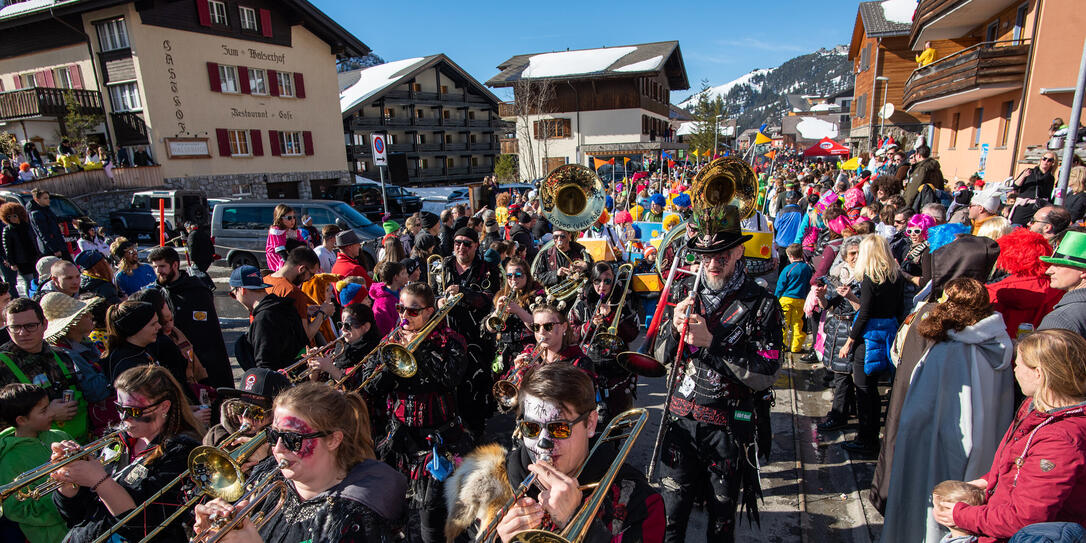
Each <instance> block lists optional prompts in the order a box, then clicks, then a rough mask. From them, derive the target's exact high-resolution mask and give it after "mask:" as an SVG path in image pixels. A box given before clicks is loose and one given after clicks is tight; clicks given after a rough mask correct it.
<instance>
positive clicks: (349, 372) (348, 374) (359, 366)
mask: <svg viewBox="0 0 1086 543" xmlns="http://www.w3.org/2000/svg"><path fill="white" fill-rule="evenodd" d="M406 322H407V321H406V320H400V322H399V323H397V324H396V327H395V328H393V329H392V331H391V332H389V333H388V335H387V336H385V337H384V339H382V340H381V341H380V342H378V343H377V345H375V346H374V347H373V349H370V352H368V353H366V356H363V357H362V358H361V359H359V360H358V363H357V364H355V365H354V366H352V367H351V368H350V369H347V370H344V371H343V377H340V378H339V379H337V380H335V381H333V382H332V383H331V384H332V386H334V387H336V388H340V389H342V388H343V385H345V384H346V383H347V379H350V378H351V376H352V375H354V372H356V371H359V370H361V369H362V366H365V365H366V361H367V360H369V359H370V357H372V356H373V355H375V354H377V351H379V350H381V347H384V346H385V344H386V343H388V342H389V341H392V338H394V337H396V334H398V333H400V328H403V325H404V323H406ZM372 377H373V376H372V375H371V376H370V378H367V379H366V380H365V382H363V383H362V387H359V388H358V389H356V391H357V390H361V389H362V388H363V387H364V386H365V385H367V384H369V382H370V379H371V378H372ZM404 377H410V375H405V376H404Z"/></svg>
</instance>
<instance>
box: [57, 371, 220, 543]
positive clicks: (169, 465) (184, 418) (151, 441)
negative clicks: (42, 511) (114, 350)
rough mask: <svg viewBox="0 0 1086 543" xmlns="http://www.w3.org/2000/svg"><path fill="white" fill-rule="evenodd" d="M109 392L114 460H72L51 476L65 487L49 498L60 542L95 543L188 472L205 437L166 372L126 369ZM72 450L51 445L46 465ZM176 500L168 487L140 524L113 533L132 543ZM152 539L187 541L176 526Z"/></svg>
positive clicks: (65, 445)
mask: <svg viewBox="0 0 1086 543" xmlns="http://www.w3.org/2000/svg"><path fill="white" fill-rule="evenodd" d="M113 387H114V388H115V389H116V390H117V403H116V405H117V411H118V413H119V414H120V417H121V421H122V424H123V425H124V432H123V433H122V434H121V437H122V441H123V443H124V448H123V450H121V451H119V453H120V454H121V455H122V456H121V457H120V460H119V461H117V462H113V463H110V464H109V465H108V466H103V465H102V463H101V461H99V460H98V459H90V460H77V461H75V462H72V463H70V464H68V465H67V466H65V467H63V468H60V469H58V470H56V471H55V472H54V474H53V479H54V480H56V481H58V482H61V483H66V484H64V485H62V486H61V487H60V488H59V489H58V490H57V491H56V492H54V493H53V502H54V503H55V504H56V506H57V510H58V511H59V512H60V514H61V516H62V517H63V518H64V521H65V522H66V523H67V524H68V527H69V528H70V531H69V532H68V535H67V537H66V538H65V541H67V542H71V543H80V542H89V541H92V540H94V539H95V538H96V537H98V536H99V535H100V534H103V533H105V532H106V531H107V530H109V529H110V528H111V527H112V526H113V525H114V524H116V522H117V519H118V518H119V517H122V516H124V514H125V513H127V512H129V511H131V510H132V509H134V508H135V507H136V506H138V505H140V504H142V503H144V502H145V501H147V499H148V498H150V497H151V496H152V495H153V494H155V493H156V492H157V491H158V490H160V489H162V488H163V487H165V486H166V484H167V483H169V482H170V481H173V480H174V478H176V477H177V476H178V475H179V474H180V473H181V472H183V471H185V470H187V469H188V456H189V452H191V451H192V449H194V448H195V447H196V446H198V445H199V444H200V436H202V435H203V434H204V427H203V425H202V424H200V422H199V421H197V420H196V419H195V418H194V417H193V414H192V408H191V406H190V405H189V403H188V400H186V399H185V394H184V393H183V392H182V390H181V385H180V384H179V383H178V382H177V380H176V379H174V377H173V375H171V373H170V372H169V370H167V369H166V368H164V367H162V366H152V365H142V366H135V367H132V368H129V369H127V370H125V371H123V372H122V373H121V374H120V375H119V376H118V377H117V380H116V381H115V382H114V383H113ZM78 448H79V446H78V445H77V444H76V443H75V442H74V441H62V442H60V443H54V444H53V445H52V449H53V456H52V460H53V461H57V460H59V459H60V458H62V457H63V455H64V454H65V451H71V450H74V449H78ZM181 501H182V500H181V489H180V488H175V489H174V490H173V491H171V492H167V493H166V494H164V495H162V496H161V497H160V498H159V499H158V500H157V501H156V502H154V503H152V504H151V505H150V506H148V507H147V508H146V509H145V510H144V512H143V516H142V517H141V518H140V522H130V523H128V524H125V525H124V526H123V527H122V528H120V530H119V531H118V532H117V533H118V534H119V535H120V536H121V537H124V538H125V539H126V540H128V541H139V540H140V539H142V538H143V537H144V536H145V535H147V532H148V531H149V530H151V529H154V528H155V527H156V526H158V525H159V524H160V523H161V522H162V521H163V520H165V519H166V517H168V516H169V515H170V514H171V513H173V512H174V511H175V510H176V509H177V505H178V504H180V503H181ZM158 541H165V542H173V541H177V542H186V541H188V537H187V535H186V534H185V530H184V528H183V527H182V525H181V522H180V521H175V522H174V523H172V524H171V525H170V526H169V527H167V528H166V529H165V530H164V531H163V532H162V533H161V534H160V535H159V538H158Z"/></svg>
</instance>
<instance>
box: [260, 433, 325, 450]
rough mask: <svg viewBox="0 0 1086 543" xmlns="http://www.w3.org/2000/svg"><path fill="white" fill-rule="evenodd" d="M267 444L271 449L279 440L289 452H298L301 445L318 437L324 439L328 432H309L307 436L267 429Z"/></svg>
mask: <svg viewBox="0 0 1086 543" xmlns="http://www.w3.org/2000/svg"><path fill="white" fill-rule="evenodd" d="M267 432H268V444H269V445H271V446H272V447H274V446H275V444H276V443H279V440H280V439H282V440H283V446H284V447H286V448H287V449H288V450H290V452H298V451H300V450H302V443H304V442H305V440H307V439H316V438H318V437H324V436H327V435H328V432H310V433H308V434H299V433H298V432H285V431H282V430H276V429H275V428H268V429H267Z"/></svg>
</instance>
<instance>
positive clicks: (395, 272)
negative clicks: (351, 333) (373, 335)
mask: <svg viewBox="0 0 1086 543" xmlns="http://www.w3.org/2000/svg"><path fill="white" fill-rule="evenodd" d="M373 273H374V275H376V278H377V280H378V281H379V282H377V283H374V284H372V285H370V298H372V299H373V318H374V320H375V321H376V322H377V333H379V334H381V336H382V337H384V336H385V335H386V334H388V333H389V332H391V331H392V329H393V328H395V327H396V323H397V322H399V313H398V312H397V311H396V304H397V303H398V302H399V301H400V289H401V288H403V286H404V285H406V284H407V281H408V275H407V269H406V268H404V267H403V265H402V264H400V263H399V262H390V261H385V262H380V263H378V264H377V266H376V267H375V268H374V269H373Z"/></svg>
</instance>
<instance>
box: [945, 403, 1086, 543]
mask: <svg viewBox="0 0 1086 543" xmlns="http://www.w3.org/2000/svg"><path fill="white" fill-rule="evenodd" d="M981 478H982V479H984V480H985V481H987V482H988V488H987V490H986V491H985V493H986V495H987V498H988V500H987V502H986V503H985V504H984V505H975V506H970V505H966V504H964V503H958V504H956V505H955V506H954V524H955V525H957V526H958V527H960V528H962V529H964V530H968V531H970V532H973V533H976V534H983V535H982V536H981V537H980V542H979V543H995V542H996V541H1001V540H1006V539H1008V538H1010V537H1011V536H1013V535H1014V534H1015V533H1016V532H1018V530H1020V529H1022V528H1023V527H1025V526H1028V525H1030V524H1034V523H1037V522H1052V521H1059V522H1077V523H1079V524H1081V525H1084V526H1086V403H1080V404H1078V405H1075V406H1071V407H1065V408H1062V409H1056V410H1053V411H1051V412H1048V413H1045V412H1041V411H1037V410H1035V409H1034V408H1033V400H1032V399H1031V398H1028V399H1026V401H1025V402H1023V403H1022V406H1021V407H1020V408H1019V409H1018V414H1017V415H1016V416H1015V418H1014V422H1013V423H1012V424H1011V427H1010V429H1009V430H1007V433H1006V435H1004V436H1003V441H1002V442H1000V444H999V449H997V450H996V453H995V460H994V461H992V469H991V470H989V471H988V473H987V474H985V475H983V476H981Z"/></svg>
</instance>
